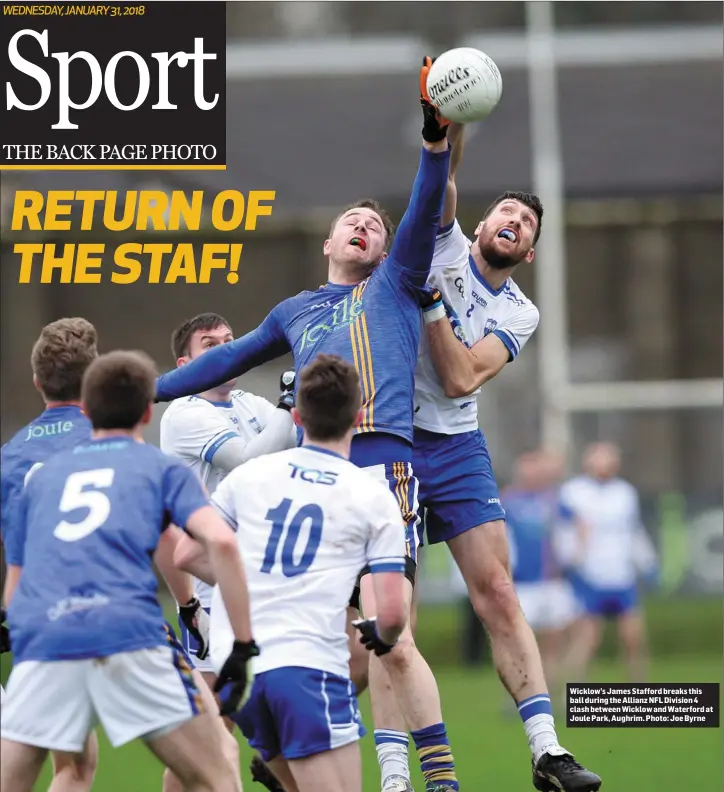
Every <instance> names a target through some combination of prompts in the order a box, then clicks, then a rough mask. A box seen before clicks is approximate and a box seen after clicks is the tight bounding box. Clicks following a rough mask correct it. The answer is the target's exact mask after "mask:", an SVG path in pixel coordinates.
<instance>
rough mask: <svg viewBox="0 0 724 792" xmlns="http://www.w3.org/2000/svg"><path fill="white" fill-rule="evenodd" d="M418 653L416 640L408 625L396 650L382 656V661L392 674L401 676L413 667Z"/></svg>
mask: <svg viewBox="0 0 724 792" xmlns="http://www.w3.org/2000/svg"><path fill="white" fill-rule="evenodd" d="M417 651H418V649H417V646H415V639H414V638H413V637H412V632H411V631H410V627H409V625H408V626H407V627H406V628H405V629H404V630H403V632H402V635H400V638H399V640H398V642H397V644H396V645H395V648H394V649H393V650H392V651H391V652H388V654H386V655H382V658H381V659H382V662H383V663H384V664H385V666H386V667H387V671H388V672H389V673H390V674H397V675H401V674H404V673H405V672H406V671H407V669H409V668H410V667H411V666H412V664H413V661H414V656H415V653H416V652H417Z"/></svg>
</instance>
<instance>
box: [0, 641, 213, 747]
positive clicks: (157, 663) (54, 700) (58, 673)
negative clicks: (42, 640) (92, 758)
mask: <svg viewBox="0 0 724 792" xmlns="http://www.w3.org/2000/svg"><path fill="white" fill-rule="evenodd" d="M203 710H204V707H203V704H202V703H201V697H200V694H199V691H198V689H197V687H196V685H195V683H194V681H193V677H192V671H191V668H190V667H189V665H188V663H186V661H185V660H184V659H183V657H182V656H181V655H180V654H179V653H178V652H177V651H175V650H174V649H172V648H171V647H166V646H159V647H157V648H155V649H141V650H139V651H136V652H122V653H120V654H115V655H111V656H110V657H105V658H99V659H91V660H57V661H54V662H41V661H36V660H28V661H25V662H22V663H18V665H17V666H15V667H14V668H13V670H12V672H11V674H10V679H9V680H8V689H7V691H6V694H5V699H4V701H3V711H2V724H1V725H0V734H1V736H2V738H3V739H7V740H13V741H15V742H19V743H23V744H25V745H34V746H37V747H38V748H46V749H47V750H51V751H66V752H69V753H80V752H81V751H82V750H83V745H84V744H85V741H86V738H87V737H88V735H89V734H90V732H91V731H92V730H93V728H94V726H95V725H96V723H97V722H100V724H101V725H102V726H103V728H104V730H105V732H106V734H107V735H108V739H109V740H110V742H111V744H112V745H113V746H114V747H118V746H120V745H124V744H125V743H127V742H130V741H131V740H134V739H136V738H137V737H143V738H144V739H153V738H154V737H160V736H162V735H163V734H168V733H169V732H171V731H173V729H175V728H176V727H178V726H181V725H182V724H183V723H185V722H186V721H189V720H191V718H193V717H195V716H196V715H198V714H199V712H203Z"/></svg>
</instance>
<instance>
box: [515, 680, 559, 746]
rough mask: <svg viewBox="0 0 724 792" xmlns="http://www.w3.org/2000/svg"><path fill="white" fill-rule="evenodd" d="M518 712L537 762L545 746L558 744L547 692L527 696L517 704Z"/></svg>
mask: <svg viewBox="0 0 724 792" xmlns="http://www.w3.org/2000/svg"><path fill="white" fill-rule="evenodd" d="M518 712H519V713H520V717H521V719H522V721H523V726H524V728H525V736H526V737H527V738H528V745H529V746H530V750H531V752H532V754H533V758H534V759H535V761H536V762H537V761H538V759H539V758H540V756H541V754H542V753H543V752H544V749H545V748H547V747H549V746H551V745H556V746H557V745H558V736H557V735H556V727H555V723H554V721H553V707H552V706H551V697H550V696H549V695H548V694H547V693H541V694H539V695H537V696H529V697H528V698H527V699H524V700H523V701H521V702H520V703H519V704H518Z"/></svg>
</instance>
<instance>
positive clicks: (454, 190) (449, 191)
mask: <svg viewBox="0 0 724 792" xmlns="http://www.w3.org/2000/svg"><path fill="white" fill-rule="evenodd" d="M447 142H448V145H449V146H450V172H449V173H448V177H447V185H446V186H445V201H444V204H443V209H442V219H441V220H440V227H441V228H445V227H446V226H449V225H450V224H451V223H452V222H453V221H454V220H455V216H456V215H457V211H458V187H457V183H456V182H455V176H456V174H457V172H458V168H459V167H460V163H461V162H462V159H463V149H464V147H465V126H464V125H463V124H450V126H449V127H448V128H447Z"/></svg>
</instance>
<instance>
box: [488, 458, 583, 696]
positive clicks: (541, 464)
mask: <svg viewBox="0 0 724 792" xmlns="http://www.w3.org/2000/svg"><path fill="white" fill-rule="evenodd" d="M562 474H563V466H562V463H561V460H560V459H559V458H558V457H557V456H555V455H553V454H551V453H548V452H545V451H542V450H538V451H532V452H529V453H526V454H523V455H522V456H520V457H519V458H518V459H517V460H516V462H515V466H514V472H513V482H512V486H511V487H510V488H508V489H507V490H504V491H503V493H502V494H501V501H502V503H503V506H504V508H505V511H506V516H507V524H508V535H509V541H510V556H511V567H512V570H513V582H514V583H515V588H516V591H517V594H518V599H519V601H520V606H521V609H522V610H523V613H524V614H525V618H526V620H527V621H528V624H530V626H531V627H532V629H533V631H534V632H535V634H536V638H537V640H538V647H539V649H540V653H541V659H542V660H543V667H544V670H545V674H546V681H547V683H548V689H549V692H550V694H551V699H552V700H554V701H556V700H559V694H560V692H561V691H560V686H561V682H562V679H561V659H562V655H563V650H564V648H565V647H564V643H563V641H564V638H565V636H566V631H567V628H569V627H570V626H571V624H573V622H574V621H575V618H576V615H577V613H576V600H575V597H574V595H573V591H572V589H571V585H570V583H569V582H568V581H567V580H565V579H564V578H563V575H562V565H561V562H560V559H559V558H558V557H557V554H556V549H557V547H558V545H559V544H560V543H559V542H557V541H556V534H557V533H558V528H559V524H560V522H561V518H562V517H563V518H565V517H567V516H568V515H565V514H563V515H562V514H561V511H560V504H559V487H560V483H561V480H562Z"/></svg>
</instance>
